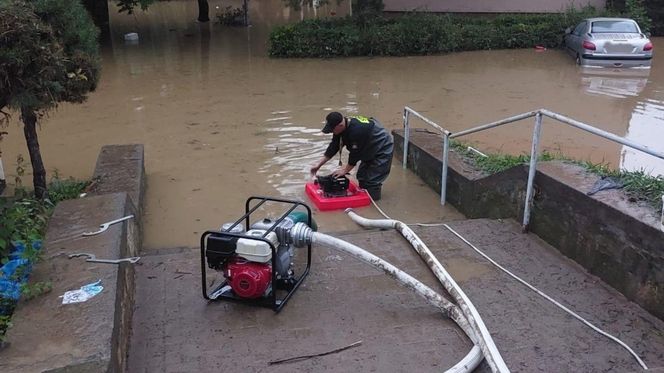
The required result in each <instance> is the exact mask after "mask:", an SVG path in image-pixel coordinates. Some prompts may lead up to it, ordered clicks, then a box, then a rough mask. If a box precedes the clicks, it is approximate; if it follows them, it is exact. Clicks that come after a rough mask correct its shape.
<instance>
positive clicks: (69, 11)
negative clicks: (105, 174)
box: [0, 0, 100, 198]
mask: <svg viewBox="0 0 664 373" xmlns="http://www.w3.org/2000/svg"><path fill="white" fill-rule="evenodd" d="M98 33H99V31H98V30H97V28H96V27H95V25H94V24H93V22H92V20H91V19H90V16H89V15H88V13H87V11H86V10H85V8H83V6H82V5H81V4H80V2H79V1H71V0H33V1H29V2H28V1H24V0H0V45H2V48H0V112H1V113H2V117H1V119H2V122H4V123H5V124H6V123H7V122H8V118H9V113H8V112H7V111H4V110H5V109H9V110H16V111H18V112H19V113H20V117H21V120H22V122H23V133H24V136H25V141H26V144H27V146H28V153H29V154H30V162H31V163H32V172H33V185H34V189H35V196H36V197H38V198H44V196H45V194H46V170H45V168H44V163H43V161H42V157H41V152H40V149H39V141H38V137H37V123H38V121H39V119H41V118H42V117H43V115H44V114H45V113H46V112H48V111H49V110H51V109H54V108H55V107H57V105H58V103H60V102H83V101H84V100H85V98H86V95H87V93H88V92H90V91H93V90H94V89H95V88H96V85H97V81H98V79H99V72H100V61H99V45H98V41H97V36H98Z"/></svg>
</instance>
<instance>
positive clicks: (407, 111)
mask: <svg viewBox="0 0 664 373" xmlns="http://www.w3.org/2000/svg"><path fill="white" fill-rule="evenodd" d="M411 114H412V115H415V116H416V117H418V118H420V119H421V120H422V121H424V122H425V123H427V124H428V125H430V126H432V127H434V128H435V129H437V130H439V131H440V132H442V135H443V144H442V147H443V155H442V156H443V164H442V170H441V182H440V204H441V205H445V200H446V194H447V168H448V153H449V148H450V145H449V140H450V139H452V138H457V137H461V136H465V135H470V134H472V133H476V132H481V131H484V130H488V129H491V128H496V127H500V126H503V125H505V124H509V123H514V122H517V121H520V120H523V119H527V118H530V117H535V127H534V129H533V140H532V144H531V145H532V148H531V154H530V166H529V168H528V184H527V189H526V203H525V207H524V212H523V224H522V228H523V230H524V231H526V230H527V229H528V224H529V223H530V209H531V207H532V204H533V195H534V193H533V184H534V179H535V170H536V168H537V155H538V147H539V139H540V131H541V125H542V116H546V117H549V118H551V119H554V120H556V121H558V122H560V123H563V124H567V125H569V126H571V127H575V128H578V129H581V130H583V131H586V132H589V133H592V134H594V135H597V136H600V137H603V138H605V139H607V140H611V141H613V142H617V143H619V144H622V145H625V146H628V147H630V148H633V149H636V150H639V151H641V152H644V153H646V154H649V155H652V156H653V157H656V158H659V159H662V160H664V153H661V152H658V151H655V150H652V149H650V148H648V147H647V146H645V145H641V144H639V143H637V142H634V141H631V140H627V139H625V138H623V137H620V136H618V135H614V134H613V133H610V132H607V131H603V130H601V129H599V128H596V127H593V126H591V125H589V124H586V123H583V122H580V121H577V120H575V119H572V118H569V117H567V116H564V115H562V114H558V113H555V112H552V111H550V110H547V109H538V110H534V111H529V112H526V113H522V114H518V115H514V116H511V117H509V118H505V119H501V120H499V121H495V122H491V123H487V124H483V125H480V126H477V127H473V128H470V129H467V130H463V131H460V132H456V133H452V132H450V131H448V130H446V129H444V128H443V127H441V126H439V125H438V124H436V123H435V122H434V121H432V120H431V119H429V118H426V117H425V116H423V115H422V114H420V113H418V112H417V111H415V110H413V109H412V108H410V107H408V106H405V107H404V114H403V120H404V122H403V125H404V146H403V150H404V154H403V161H402V162H403V168H404V169H405V168H406V167H407V164H408V143H409V141H410V115H411Z"/></svg>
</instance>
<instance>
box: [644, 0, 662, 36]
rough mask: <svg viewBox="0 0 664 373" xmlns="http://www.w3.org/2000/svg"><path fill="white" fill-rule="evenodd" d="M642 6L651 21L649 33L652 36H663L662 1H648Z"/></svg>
mask: <svg viewBox="0 0 664 373" xmlns="http://www.w3.org/2000/svg"><path fill="white" fill-rule="evenodd" d="M644 5H645V7H646V11H647V13H648V17H649V18H650V19H651V20H652V28H651V29H650V31H651V32H652V34H653V35H656V36H664V0H648V1H646V2H645V4H644Z"/></svg>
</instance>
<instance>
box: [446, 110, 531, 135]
mask: <svg viewBox="0 0 664 373" xmlns="http://www.w3.org/2000/svg"><path fill="white" fill-rule="evenodd" d="M538 112H539V111H538V110H535V111H530V112H527V113H523V114H519V115H515V116H513V117H509V118H505V119H502V120H499V121H496V122H492V123H488V124H484V125H481V126H477V127H474V128H471V129H467V130H464V131H460V132H455V133H454V134H452V135H450V138H455V137H461V136H465V135H470V134H471V133H475V132H480V131H484V130H488V129H491V128H494V127H499V126H502V125H504V124H509V123H512V122H516V121H519V120H522V119H526V118H530V117H534V116H535V115H537V113H538Z"/></svg>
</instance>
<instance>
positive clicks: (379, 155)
mask: <svg viewBox="0 0 664 373" xmlns="http://www.w3.org/2000/svg"><path fill="white" fill-rule="evenodd" d="M323 133H332V134H333V136H332V141H330V145H328V146H327V150H325V155H323V158H321V159H320V160H319V161H318V162H316V164H315V165H314V166H313V167H311V174H312V175H316V172H318V170H319V169H320V168H321V166H322V165H324V164H325V163H327V161H329V160H330V159H332V157H334V155H335V154H337V152H341V149H342V148H343V146H344V145H345V146H346V149H348V152H349V154H348V163H347V164H346V165H345V166H342V165H341V160H339V166H340V167H339V168H338V169H336V170H335V171H334V172H333V173H332V175H334V176H335V177H342V176H344V175H346V174H348V173H349V172H350V171H351V170H352V169H353V168H354V167H355V165H356V164H357V162H360V166H359V168H358V169H357V174H356V177H357V181H359V183H360V188H363V189H366V190H367V192H369V195H370V196H371V198H373V199H374V201H378V200H379V199H380V197H381V188H382V186H383V182H384V181H385V179H387V176H388V175H389V174H390V167H391V166H392V153H393V151H394V143H393V141H392V136H390V134H389V133H388V132H387V131H386V130H385V128H383V126H382V125H381V124H380V123H379V122H378V120H376V119H375V118H367V117H363V116H353V117H344V116H343V115H341V113H339V112H336V111H333V112H331V113H329V114H328V115H327V117H325V127H323Z"/></svg>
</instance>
